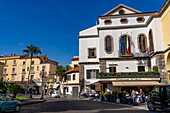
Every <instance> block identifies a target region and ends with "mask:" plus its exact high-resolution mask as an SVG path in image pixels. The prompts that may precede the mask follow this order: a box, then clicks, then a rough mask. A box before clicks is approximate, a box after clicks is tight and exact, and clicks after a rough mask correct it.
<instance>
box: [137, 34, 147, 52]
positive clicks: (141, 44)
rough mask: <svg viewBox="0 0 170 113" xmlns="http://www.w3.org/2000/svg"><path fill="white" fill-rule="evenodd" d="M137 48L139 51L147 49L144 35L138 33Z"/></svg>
mask: <svg viewBox="0 0 170 113" xmlns="http://www.w3.org/2000/svg"><path fill="white" fill-rule="evenodd" d="M138 48H139V51H140V52H141V53H145V52H146V50H147V42H146V35H145V34H142V33H141V34H139V35H138Z"/></svg>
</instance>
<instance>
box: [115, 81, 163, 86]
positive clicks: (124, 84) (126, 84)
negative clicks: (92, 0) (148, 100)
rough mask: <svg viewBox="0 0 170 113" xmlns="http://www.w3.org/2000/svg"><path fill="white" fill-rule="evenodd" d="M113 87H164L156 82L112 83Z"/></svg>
mask: <svg viewBox="0 0 170 113" xmlns="http://www.w3.org/2000/svg"><path fill="white" fill-rule="evenodd" d="M112 84H113V86H114V87H140V86H159V85H165V84H162V83H159V82H157V81H114V82H112Z"/></svg>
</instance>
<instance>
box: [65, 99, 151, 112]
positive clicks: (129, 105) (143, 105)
mask: <svg viewBox="0 0 170 113" xmlns="http://www.w3.org/2000/svg"><path fill="white" fill-rule="evenodd" d="M65 98H68V99H69V98H70V99H75V100H88V101H93V102H101V103H106V104H117V105H120V106H126V107H132V108H137V109H143V110H148V107H147V103H146V102H144V103H140V104H138V105H137V106H133V105H132V104H121V103H120V104H118V103H113V102H106V101H100V100H97V99H95V100H90V98H72V97H65Z"/></svg>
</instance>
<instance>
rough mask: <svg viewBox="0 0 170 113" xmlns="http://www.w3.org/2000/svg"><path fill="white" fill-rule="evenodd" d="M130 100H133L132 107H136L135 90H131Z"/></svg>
mask: <svg viewBox="0 0 170 113" xmlns="http://www.w3.org/2000/svg"><path fill="white" fill-rule="evenodd" d="M131 98H132V99H133V105H134V106H135V105H137V102H136V91H135V90H132V93H131Z"/></svg>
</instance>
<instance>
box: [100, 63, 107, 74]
mask: <svg viewBox="0 0 170 113" xmlns="http://www.w3.org/2000/svg"><path fill="white" fill-rule="evenodd" d="M100 72H106V60H100Z"/></svg>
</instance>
